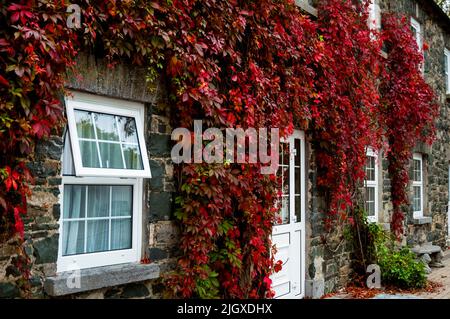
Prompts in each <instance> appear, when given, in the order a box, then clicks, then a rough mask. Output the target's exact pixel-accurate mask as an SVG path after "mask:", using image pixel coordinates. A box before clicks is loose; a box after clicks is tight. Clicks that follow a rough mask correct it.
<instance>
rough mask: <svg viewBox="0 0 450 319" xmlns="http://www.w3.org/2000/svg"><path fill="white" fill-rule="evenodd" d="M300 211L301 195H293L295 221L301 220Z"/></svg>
mask: <svg viewBox="0 0 450 319" xmlns="http://www.w3.org/2000/svg"><path fill="white" fill-rule="evenodd" d="M301 211H302V201H301V196H295V217H296V222H297V223H300V222H301V221H302V214H301Z"/></svg>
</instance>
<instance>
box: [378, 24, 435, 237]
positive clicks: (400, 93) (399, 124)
mask: <svg viewBox="0 0 450 319" xmlns="http://www.w3.org/2000/svg"><path fill="white" fill-rule="evenodd" d="M383 25H384V32H383V39H384V40H385V43H386V47H387V48H388V50H389V51H388V57H387V60H386V61H385V67H386V69H385V73H384V74H383V76H382V77H381V85H380V93H381V96H382V98H381V101H380V115H379V122H380V123H383V125H384V128H385V132H384V134H385V136H386V139H387V141H388V143H389V149H388V150H387V159H388V163H389V166H388V170H389V175H390V177H391V196H392V202H393V206H394V213H393V216H392V229H393V230H394V231H395V233H396V234H397V235H401V233H402V232H403V219H404V213H403V211H402V205H405V204H408V195H407V188H406V186H407V184H408V181H409V176H408V166H409V162H410V159H411V156H412V148H413V147H414V146H415V145H417V143H418V142H423V143H431V142H432V140H433V138H434V132H435V126H434V119H435V118H436V117H437V116H438V105H437V103H436V102H435V96H434V93H433V91H432V89H431V88H430V86H429V85H428V84H427V83H426V82H425V80H424V78H423V75H422V71H421V70H420V65H421V64H422V63H423V55H422V54H421V53H420V52H419V51H418V48H417V44H416V41H415V39H414V37H413V35H412V33H411V32H410V26H409V23H408V20H407V19H406V18H399V17H397V16H395V15H385V16H384V21H383Z"/></svg>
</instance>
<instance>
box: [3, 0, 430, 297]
mask: <svg viewBox="0 0 450 319" xmlns="http://www.w3.org/2000/svg"><path fill="white" fill-rule="evenodd" d="M73 2H74V3H78V4H79V5H80V7H81V9H82V17H83V19H82V22H83V23H82V28H81V29H80V30H77V29H68V28H67V27H66V24H65V11H66V4H64V3H63V2H62V1H57V0H42V1H39V2H38V1H32V0H16V1H14V2H13V3H11V2H10V1H6V0H0V154H1V156H0V216H1V218H2V219H1V222H0V226H1V228H2V230H3V231H11V230H15V231H18V232H19V233H22V232H23V223H22V222H21V216H22V215H23V214H25V213H26V196H27V194H29V187H28V185H29V184H30V183H31V176H30V174H29V171H28V169H27V168H26V166H25V165H24V162H25V160H26V159H28V158H30V156H32V154H33V148H34V145H35V143H36V142H37V141H40V140H42V139H44V138H46V137H47V136H48V135H49V134H50V133H51V132H52V130H54V129H55V128H58V127H60V126H61V124H63V122H64V120H63V119H64V117H63V114H62V106H61V104H60V101H59V100H58V97H59V94H60V93H61V92H62V91H63V77H64V75H65V73H66V71H68V70H72V68H73V66H74V58H75V56H76V52H77V51H80V50H93V51H95V52H97V54H101V55H103V56H105V57H106V58H107V59H108V61H109V62H110V65H111V66H113V65H114V64H116V63H119V62H120V61H122V60H124V59H125V60H128V61H130V62H132V63H134V64H140V65H146V66H147V67H149V74H148V75H149V78H150V79H153V78H155V77H156V76H158V75H159V74H163V75H164V76H165V78H166V79H167V83H168V90H169V96H170V99H171V104H172V109H171V111H172V113H173V114H174V116H173V119H174V122H173V125H174V126H175V127H176V126H184V127H188V128H191V126H192V124H193V120H194V119H198V118H203V119H204V120H205V123H206V125H207V126H214V127H219V128H225V127H242V128H244V129H245V128H248V127H256V128H259V127H279V128H281V129H282V135H283V136H286V135H288V134H289V133H291V132H292V129H293V128H294V127H298V128H300V129H303V130H305V131H307V133H308V134H307V135H308V136H310V137H311V139H312V143H313V146H314V149H315V151H316V160H317V165H318V171H319V176H318V184H319V186H320V187H321V188H322V190H323V191H324V192H325V193H327V194H328V196H327V198H328V206H329V207H328V210H327V212H325V213H327V214H326V216H327V218H326V223H325V224H326V225H327V226H331V225H332V223H333V222H335V221H336V220H342V219H345V218H346V216H347V213H348V211H349V210H351V208H352V205H353V204H354V198H353V197H352V194H353V193H354V190H355V188H356V185H357V183H358V181H361V180H362V178H363V177H364V170H363V167H364V163H365V148H366V147H367V146H372V147H374V148H379V147H381V146H382V142H383V141H385V140H387V141H388V143H389V146H390V147H389V151H388V159H389V161H390V166H389V171H390V173H391V176H392V181H393V182H392V194H393V199H394V207H395V215H394V220H393V222H394V226H395V227H394V229H396V230H398V229H399V228H400V223H399V221H401V216H402V214H401V209H400V208H401V205H402V204H405V203H406V202H407V201H406V200H407V198H406V196H405V183H406V182H407V174H406V172H407V167H406V165H407V159H408V158H409V156H410V152H411V148H412V146H413V142H414V139H416V138H419V137H421V136H422V137H424V136H425V135H427V133H428V132H432V131H433V118H434V117H435V116H436V105H435V104H433V103H431V98H432V94H431V90H430V89H429V87H428V86H427V85H426V84H425V82H424V81H423V79H422V78H421V77H419V76H418V75H419V73H418V71H417V69H414V68H416V67H417V64H418V62H419V60H420V55H419V54H418V53H417V48H414V40H413V39H412V36H411V32H410V31H409V30H408V28H407V27H406V25H405V24H404V23H403V24H402V22H401V20H399V19H398V18H396V17H390V18H389V19H387V20H386V22H385V25H386V30H385V31H384V32H383V33H382V34H373V35H372V36H371V34H370V31H369V30H368V27H367V13H366V9H367V6H365V5H358V4H354V2H353V1H350V0H349V1H341V0H326V1H323V2H322V4H321V7H320V8H319V11H320V12H321V14H320V15H319V18H318V20H317V21H312V20H311V19H310V18H308V17H306V16H304V15H302V14H301V13H300V11H299V9H298V7H297V6H296V5H295V4H294V1H292V0H283V1H274V0H258V1H256V0H252V1H240V0H226V1H225V0H202V1H198V0H172V1H159V2H158V1H145V0H136V1H111V0H99V1H95V2H93V1H87V0H80V1H73ZM143 8H145V9H143ZM377 36H378V39H379V40H374V39H376V38H377ZM381 41H385V42H386V43H387V44H388V47H389V50H390V51H389V52H388V53H389V55H388V58H387V59H386V60H385V59H384V58H382V57H381V56H380V55H379V49H380V47H381ZM414 49H416V50H414ZM415 70H416V71H415ZM378 81H381V84H379V83H378ZM402 83H403V86H402ZM405 83H406V84H407V85H404V84H405ZM411 97H413V100H414V103H410V102H409V103H408V101H411V100H412V99H411ZM427 112H428V113H427ZM430 136H431V135H430ZM177 174H178V176H179V194H178V195H179V196H178V197H177V211H176V218H177V220H178V221H179V222H180V226H181V229H182V236H181V243H180V249H181V251H182V257H181V258H180V259H179V267H178V269H177V272H176V273H175V274H173V275H172V276H171V277H170V278H168V283H169V286H170V288H171V289H172V293H173V295H174V296H178V297H185V298H188V297H211V298H215V297H227V298H263V297H271V296H273V291H271V280H270V278H269V277H270V275H271V273H272V272H273V271H279V270H280V266H281V265H280V264H279V263H275V260H274V259H273V257H272V256H273V254H271V252H272V249H271V245H272V244H271V241H270V235H271V231H272V225H273V222H274V218H275V212H276V211H277V207H275V203H276V201H277V198H278V192H277V187H278V181H277V179H276V178H274V176H264V175H261V173H260V167H259V166H258V165H229V164H226V163H225V164H223V165H218V164H214V165H213V164H199V165H197V164H196V165H194V164H186V165H183V166H180V167H178V173H177Z"/></svg>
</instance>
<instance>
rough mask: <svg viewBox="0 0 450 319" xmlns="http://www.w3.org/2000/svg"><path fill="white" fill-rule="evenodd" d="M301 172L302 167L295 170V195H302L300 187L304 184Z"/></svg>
mask: <svg viewBox="0 0 450 319" xmlns="http://www.w3.org/2000/svg"><path fill="white" fill-rule="evenodd" d="M300 177H301V172H300V167H296V168H295V194H300V185H301V184H302V180H301V178H300Z"/></svg>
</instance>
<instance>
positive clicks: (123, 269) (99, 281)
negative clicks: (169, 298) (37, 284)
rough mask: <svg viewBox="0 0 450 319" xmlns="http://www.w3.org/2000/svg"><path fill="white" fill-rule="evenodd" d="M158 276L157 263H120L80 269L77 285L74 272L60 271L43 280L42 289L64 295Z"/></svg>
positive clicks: (48, 292)
mask: <svg viewBox="0 0 450 319" xmlns="http://www.w3.org/2000/svg"><path fill="white" fill-rule="evenodd" d="M158 277H159V265H157V264H137V263H130V264H121V265H113V266H105V267H97V268H89V269H82V270H81V271H80V281H79V283H80V284H79V285H78V287H74V288H70V287H69V285H68V283H69V284H70V285H75V284H76V273H75V272H71V271H69V272H62V273H59V274H57V275H56V276H54V277H49V278H47V279H46V280H45V283H44V289H45V292H46V293H47V294H48V295H49V296H64V295H69V294H74V293H78V292H83V291H91V290H95V289H100V288H106V287H112V286H118V285H123V284H128V283H132V282H138V281H145V280H149V279H154V278H158Z"/></svg>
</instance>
